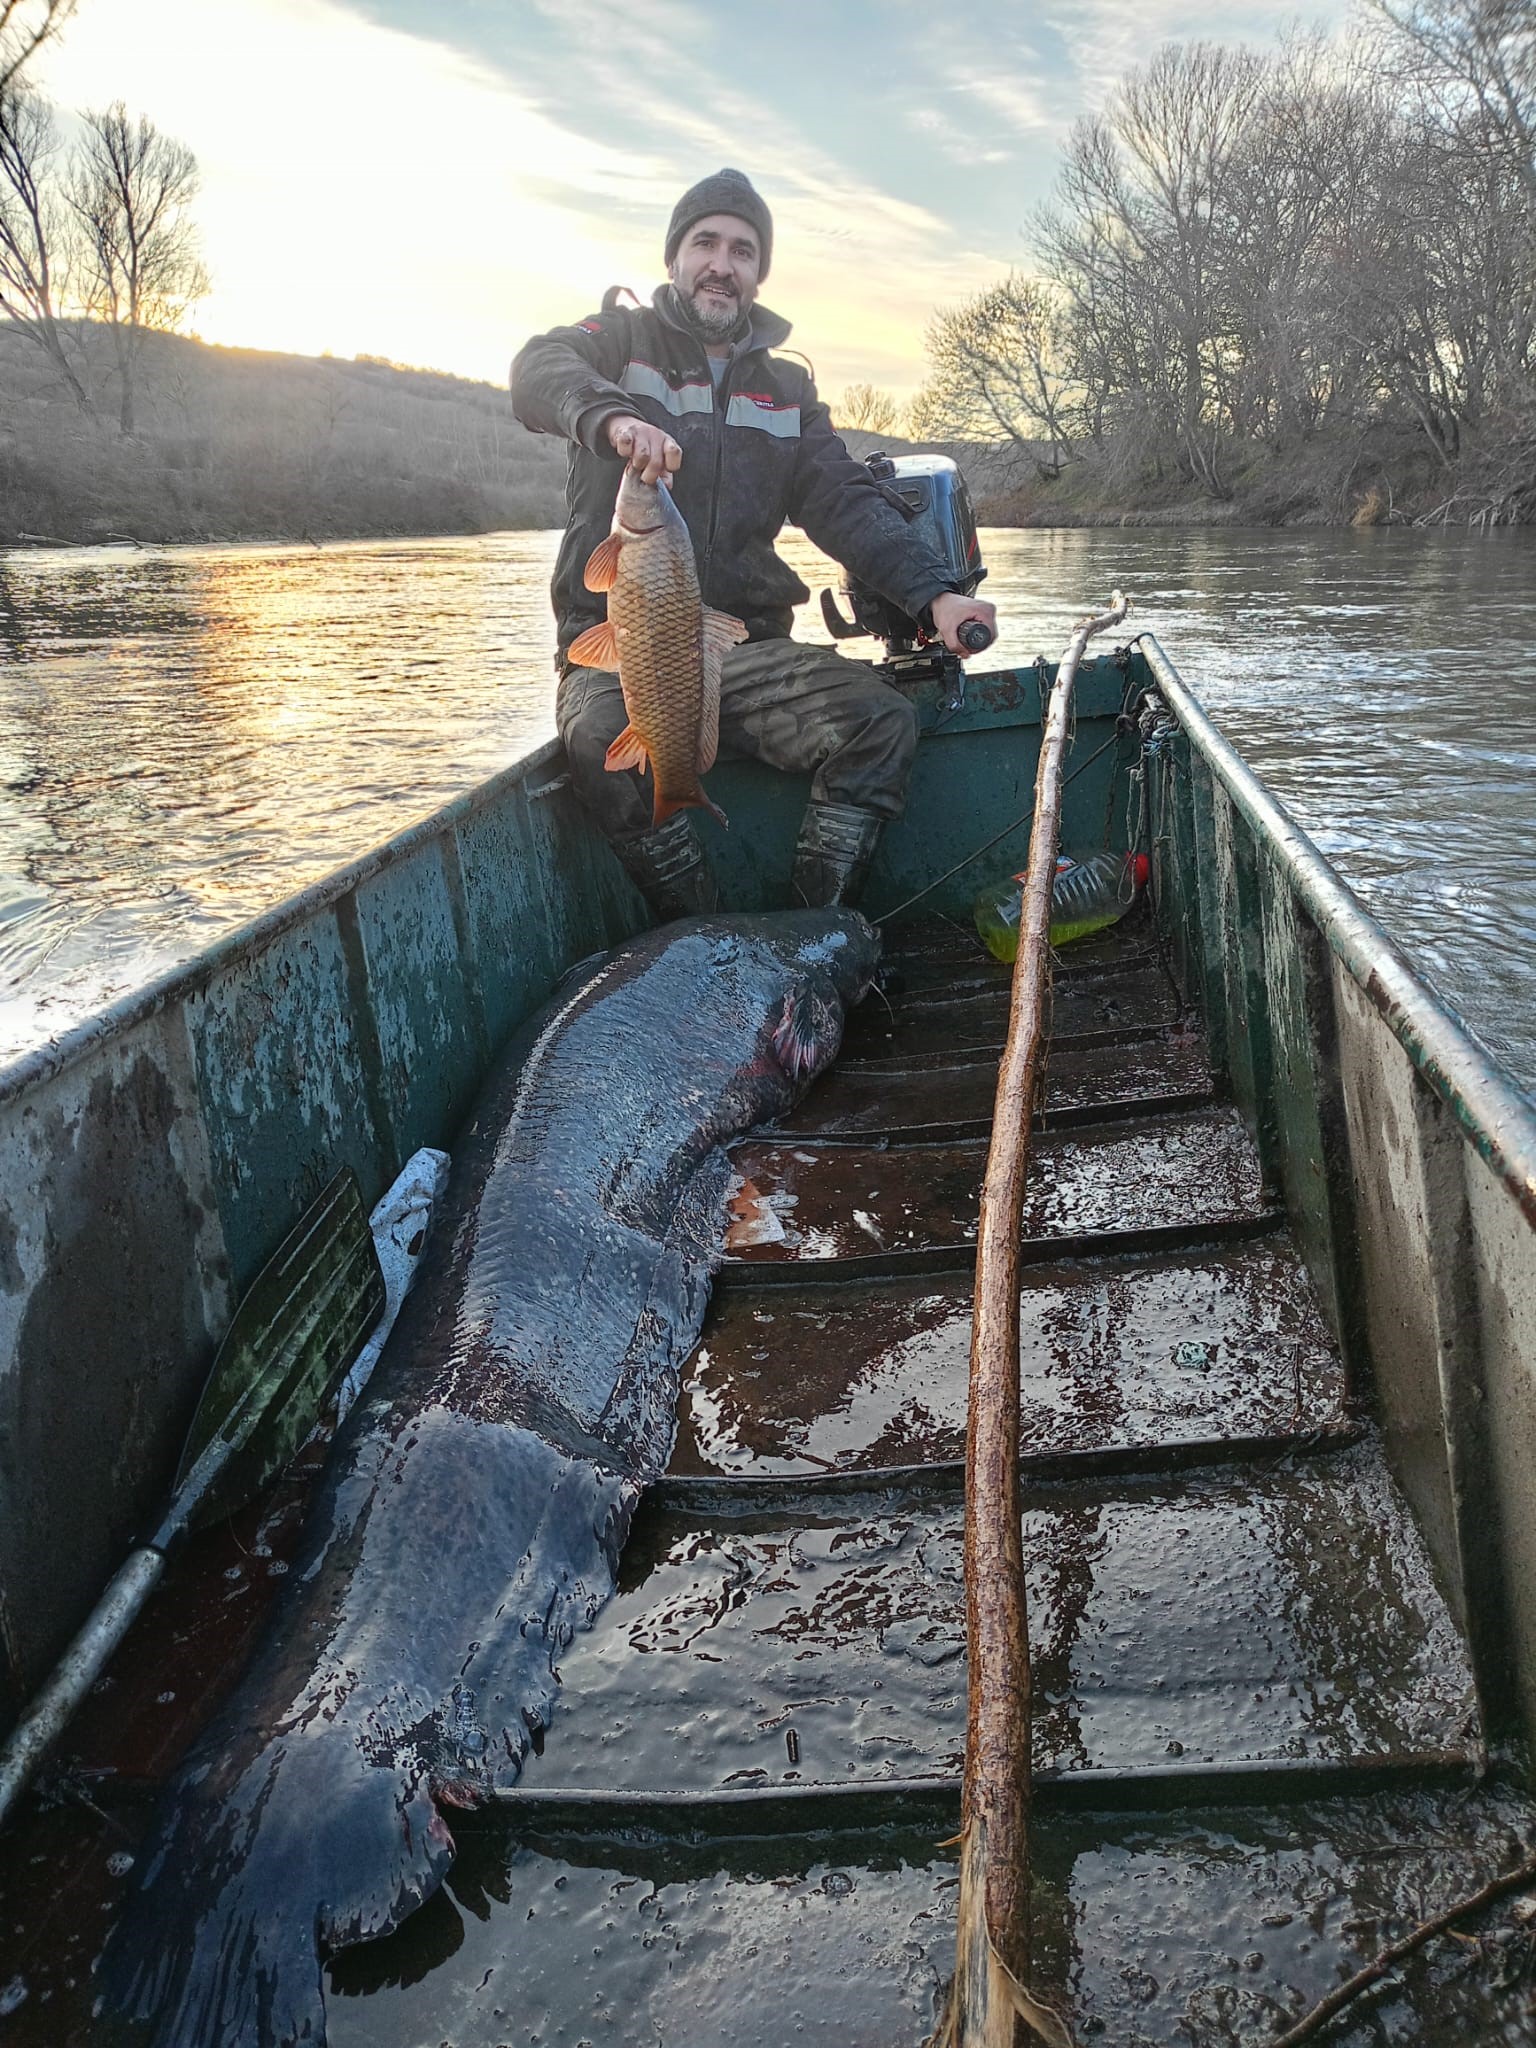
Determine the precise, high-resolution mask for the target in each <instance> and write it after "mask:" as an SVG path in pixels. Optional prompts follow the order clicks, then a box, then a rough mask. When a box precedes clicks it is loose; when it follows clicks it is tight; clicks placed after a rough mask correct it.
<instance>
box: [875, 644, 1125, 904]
mask: <svg viewBox="0 0 1536 2048" xmlns="http://www.w3.org/2000/svg"><path fill="white" fill-rule="evenodd" d="M1138 637H1139V636H1138ZM1045 671H1046V663H1045V657H1044V656H1043V655H1042V656H1041V657H1040V658H1039V659H1038V660H1037V661H1036V663H1035V672H1036V681H1037V683H1038V684H1039V688H1040V709H1041V713H1042V728H1043V714H1044V711H1045V698H1046V685H1045ZM1142 694H1145V693H1144V691H1142V689H1141V687H1140V686H1139V685H1127V687H1126V691H1125V694H1124V696H1122V698H1121V699H1120V715H1119V717H1118V718H1117V719H1116V720H1115V730H1114V731H1113V732H1112V733H1111V734H1110V736H1109V738H1108V739H1107V740H1106V741H1105V742H1104V744H1103V746H1102V747H1096V748H1095V749H1094V751H1093V752H1092V753H1091V754H1090V755H1089V756H1088V758H1087V760H1086V761H1079V762H1078V764H1077V766H1076V767H1075V768H1074V769H1073V770H1072V773H1071V774H1070V775H1068V776H1065V777H1063V779H1062V785H1061V786H1062V788H1063V789H1067V788H1068V787H1069V786H1070V785H1071V784H1072V783H1074V782H1075V781H1076V780H1077V778H1078V776H1079V775H1081V774H1082V773H1083V771H1084V770H1085V769H1087V768H1091V767H1092V766H1093V764H1094V762H1095V761H1098V760H1101V759H1102V758H1103V756H1104V755H1105V754H1107V753H1108V752H1109V750H1110V748H1111V747H1114V746H1118V745H1119V743H1120V741H1121V740H1122V739H1124V738H1125V735H1126V732H1127V730H1128V728H1129V722H1130V706H1131V704H1132V702H1133V701H1134V699H1135V698H1136V697H1137V696H1138V695H1142ZM1072 725H1073V735H1074V737H1075V736H1076V727H1077V713H1076V710H1075V708H1074V710H1073V713H1072ZM1113 802H1114V782H1113V779H1111V782H1110V803H1111V805H1112V804H1113ZM1033 816H1034V802H1033V799H1031V802H1030V807H1029V809H1028V810H1027V811H1021V812H1020V814H1019V816H1018V817H1016V818H1015V819H1013V820H1012V821H1011V823H1009V824H1007V825H1005V826H1004V827H1003V829H1002V831H1001V832H994V833H993V834H992V837H991V838H990V839H988V840H986V841H984V842H983V844H982V845H980V846H977V847H973V848H972V849H971V851H970V852H969V853H968V854H966V855H965V857H964V858H963V859H961V860H957V861H956V862H955V864H954V866H953V867H952V868H947V869H946V870H945V871H944V873H943V874H942V875H939V876H938V877H936V879H935V880H933V881H931V882H927V883H925V884H924V886H923V887H922V888H921V889H919V890H918V892H917V894H916V895H915V896H909V897H908V898H907V899H906V901H905V902H904V903H898V904H897V905H896V907H895V908H894V910H882V911H881V913H880V915H879V916H878V917H876V918H872V919H871V920H870V922H871V923H872V924H877V925H879V924H889V923H890V921H891V919H892V918H893V917H900V915H901V913H902V912H903V911H904V910H910V909H911V908H912V906H913V904H914V903H921V902H922V900H923V898H924V897H925V896H931V895H932V894H933V892H934V890H935V889H942V888H943V886H944V884H945V883H946V882H947V881H949V880H951V879H952V877H953V876H955V875H958V874H959V872H960V870H961V869H962V868H968V867H969V866H970V864H971V862H972V861H973V860H980V859H981V856H982V855H983V854H984V853H990V852H991V851H992V849H993V847H994V846H996V845H997V843H998V841H999V840H1002V839H1006V838H1007V837H1008V835H1009V833H1010V832H1017V831H1018V829H1019V827H1020V826H1021V825H1027V824H1028V823H1029V821H1030V819H1031V818H1032V817H1033ZM1104 839H1105V844H1106V845H1107V844H1108V843H1109V832H1108V829H1107V828H1106V830H1105V834H1104Z"/></svg>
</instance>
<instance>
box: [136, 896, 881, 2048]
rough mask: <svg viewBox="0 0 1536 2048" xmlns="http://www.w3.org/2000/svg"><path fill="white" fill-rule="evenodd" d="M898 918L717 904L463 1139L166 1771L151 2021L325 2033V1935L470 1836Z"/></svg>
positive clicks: (617, 976) (665, 942) (143, 2011)
mask: <svg viewBox="0 0 1536 2048" xmlns="http://www.w3.org/2000/svg"><path fill="white" fill-rule="evenodd" d="M878 951H879V941H878V939H877V938H876V936H875V934H874V932H873V931H872V930H871V928H870V927H869V926H868V925H867V924H866V923H865V922H864V920H863V919H862V918H861V917H859V916H858V915H857V914H856V913H855V912H852V911H792V912H783V913H780V914H778V915H774V916H762V917H742V918H737V919H733V920H732V921H730V922H726V921H725V920H723V919H721V918H694V919H690V920H687V921H686V922H683V923H678V924H670V925H667V926H665V927H664V928H663V929H662V930H660V931H657V932H652V933H648V934H646V935H645V936H644V937H642V938H639V939H635V940H633V941H632V942H631V943H630V944H629V945H626V946H622V947H620V948H619V950H618V951H617V952H615V953H613V954H611V955H610V956H608V958H607V959H606V960H605V961H604V962H603V963H602V964H601V965H600V966H599V967H598V968H597V970H596V972H595V973H593V974H592V976H591V978H590V979H588V980H587V981H585V982H584V983H583V984H582V985H581V986H580V987H579V988H578V989H577V990H576V992H575V993H574V994H571V995H569V996H567V997H566V998H565V999H564V1000H563V1001H560V1002H558V1003H557V1004H556V1005H555V1007H554V1008H553V1010H552V1011H551V1012H550V1013H548V1015H547V1020H546V1021H545V1022H544V1025H543V1029H542V1031H541V1032H540V1033H539V1035H538V1037H537V1039H536V1041H535V1042H534V1044H533V1049H532V1051H531V1053H530V1054H529V1055H528V1058H527V1059H526V1061H525V1062H523V1063H521V1064H520V1065H519V1064H518V1063H517V1062H516V1061H515V1060H512V1061H509V1062H508V1063H507V1064H506V1065H505V1066H504V1067H503V1068H502V1069H501V1070H500V1072H498V1074H497V1075H495V1076H494V1077H493V1078H492V1080H491V1081H490V1083H489V1084H488V1086H487V1088H486V1090H485V1092H484V1093H483V1094H482V1096H481V1098H480V1100H479V1103H478V1104H477V1106H476V1109H475V1111H474V1113H473V1115H472V1118H471V1121H470V1124H469V1126H468V1128H467V1129H466V1131H464V1132H463V1133H461V1134H460V1140H459V1147H458V1150H457V1151H456V1152H455V1155H454V1166H453V1177H452V1180H451V1182H450V1188H449V1201H450V1204H451V1207H450V1209H449V1211H448V1213H449V1214H451V1215H452V1216H454V1217H455V1219H456V1221H455V1223H454V1227H453V1228H452V1230H451V1231H447V1230H445V1231H444V1232H442V1233H441V1234H440V1236H439V1237H438V1238H437V1239H436V1241H435V1242H434V1243H433V1244H432V1245H431V1246H430V1247H429V1249H428V1252H427V1255H426V1259H425V1260H424V1262H423V1268H422V1273H421V1278H420V1280H419V1281H418V1284H417V1289H416V1292H415V1293H414V1295H412V1297H411V1299H410V1300H409V1301H408V1302H407V1303H406V1306H405V1310H404V1312H403V1314H402V1316H401V1318H400V1321H399V1323H398V1325H397V1326H396V1329H395V1331H394V1333H393V1334H392V1335H391V1337H390V1340H389V1343H388V1345H387V1346H386V1348H385V1352H384V1356H383V1359H382V1360H381V1362H380V1365H379V1368H378V1371H377V1372H376V1374H375V1376H374V1379H373V1381H372V1383H371V1384H370V1387H369V1389H368V1392H367V1393H366V1394H365V1395H364V1397H363V1399H362V1401H361V1402H360V1403H359V1405H358V1406H357V1408H355V1409H354V1410H353V1412H352V1414H351V1415H350V1416H349V1417H348V1419H347V1421H346V1423H345V1424H344V1425H343V1427H342V1430H341V1431H340V1433H339V1434H338V1437H337V1440H336V1443H335V1445H334V1447H333V1449H332V1452H331V1457H330V1460H329V1463H328V1465H327V1467H326V1471H325V1475H324V1478H323V1480H322V1483H321V1488H320V1493H319V1497H318V1499H317V1501H316V1503H315V1506H314V1508H313V1510H312V1511H311V1517H310V1522H309V1525H308V1528H307V1530H306V1533H305V1537H304V1542H303V1545H302V1547H301V1550H300V1554H299V1556H298V1557H297V1559H296V1560H295V1562H294V1566H293V1569H292V1571H291V1572H290V1574H289V1575H288V1578H287V1580H286V1581H285V1591H284V1594H283V1597H282V1602H281V1605H280V1606H279V1608H278V1611H277V1613H276V1614H275V1616H274V1618H273V1622H272V1625H271V1628H270V1630H269V1633H268V1635H267V1638H266V1640H265V1643H264V1646H263V1648H262V1650H261V1651H260V1653H259V1654H258V1658H257V1660H256V1662H255V1664H254V1665H253V1668H252V1669H251V1670H250V1671H249V1672H248V1673H247V1675H246V1676H245V1678H244V1679H243V1680H242V1681H241V1683H240V1684H239V1686H238V1687H237V1688H236V1690H235V1692H234V1694H233V1695H232V1696H231V1698H230V1699H229V1700H228V1701H227V1702H226V1704H225V1705H224V1706H223V1708H222V1709H221V1710H220V1712H219V1713H218V1715H217V1716H216V1717H215V1719H214V1721H213V1722H212V1724H211V1725H210V1727H209V1728H208V1730H207V1732H206V1733H205V1734H204V1735H203V1736H202V1737H201V1739H200V1740H199V1741H198V1743H197V1745H196V1746H195V1748H194V1749H193V1750H192V1752H191V1753H190V1755H189V1756H188V1758H187V1760H186V1762H185V1763H184V1764H183V1766H182V1768H181V1770H180V1771H179V1772H178V1774H177V1776H176V1778H175V1779H174V1780H173V1782H172V1784H171V1786H170V1787H169V1789H168V1791H167V1793H166V1795H165V1798H164V1801H163V1803H162V1807H161V1811H160V1813H159V1815H158V1817H157V1823H156V1825H155V1826H154V1827H153V1828H152V1829H151V1832H150V1835H149V1837H148V1840H147V1841H146V1844H145V1847H144V1849H143V1851H142V1853H141V1854H140V1856H139V1859H138V1862H137V1865H136V1867H135V1872H134V1879H133V1891H132V1893H131V1895H130V1897H129V1900H128V1903H127V1905H126V1907H125V1909H124V1913H123V1917H122V1919H121V1920H120V1921H119V1923H118V1926H117V1927H116V1929H115V1930H114V1933H113V1935H112V1938H111V1940H110V1941H109V1943H108V1945H107V1949H106V1952H105V1954H104V1956H103V1958H102V1962H101V1966H100V1973H101V1983H102V1986H103V1989H104V1991H105V1994H106V2000H107V2003H108V2005H109V2006H111V2007H112V2008H113V2009H115V2010H117V2011H119V2012H121V2013H125V2014H126V2015H128V2016H129V2017H131V2018H135V2019H143V2020H151V2021H153V2022H154V2023H155V2024H154V2028H153V2032H152V2036H151V2038H152V2039H153V2041H154V2043H155V2044H156V2048H213V2044H215V2043H216V2044H217V2048H288V2044H290V2043H292V2042H295V2041H300V2040H303V2041H307V2042H314V2043H319V2042H322V2041H323V2040H324V2038H325V2002H324V1993H323V1980H322V1974H321V1962H320V1957H321V1952H322V1950H324V1949H334V1948H340V1947H345V1946H346V1945H347V1944H348V1943H351V1942H358V1941H367V1940H369V1939H371V1938H372V1937H374V1936H376V1935H382V1934H387V1933H389V1932H390V1930H391V1929H393V1928H395V1927H397V1926H398V1925H399V1923H400V1922H401V1921H402V1920H403V1919H404V1918H405V1917H406V1915H407V1914H409V1913H411V1912H413V1911H414V1910H415V1908H416V1907H417V1906H419V1905H420V1904H421V1903H422V1901H423V1900H424V1899H426V1898H428V1897H429V1896H430V1895H431V1894H432V1893H433V1892H434V1891H435V1890H436V1889H437V1887H438V1885H439V1884H440V1883H441V1882H442V1880H443V1876H444V1874H445V1872H446V1871H447V1869H448V1867H449V1865H450V1864H451V1862H452V1860H453V1853H454V1848H453V1838H452V1836H451V1834H450V1833H449V1829H448V1824H447V1821H446V1819H445V1818H444V1809H445V1808H449V1809H451V1808H453V1807H455V1806H473V1805H475V1804H476V1803H477V1802H478V1801H479V1800H480V1799H481V1798H483V1797H484V1796H486V1795H487V1793H488V1792H489V1791H490V1790H491V1789H492V1788H493V1787H496V1786H498V1785H505V1784H509V1783H511V1782H513V1781H514V1780H515V1779H516V1778H517V1776H518V1774H519V1771H520V1770H521V1767H522V1763H523V1759H524V1757H525V1755H526V1754H527V1751H528V1749H529V1747H530V1745H531V1742H532V1740H533V1736H534V1734H535V1733H536V1732H537V1731H538V1730H540V1729H542V1728H545V1727H547V1726H548V1725H549V1721H550V1717H551V1714H552V1712H553V1705H554V1697H555V1693H556V1689H557V1685H558V1681H557V1679H556V1677H555V1675H554V1664H555V1661H556V1659H558V1657H559V1655H560V1652H561V1650H562V1649H563V1648H564V1646H565V1645H566V1644H567V1643H568V1642H569V1641H570V1639H571V1636H572V1635H573V1634H574V1632H575V1631H576V1630H577V1629H580V1628H584V1627H586V1626H588V1625H589V1624H590V1622H591V1621H592V1618H593V1616H594V1615H595V1614H596V1612H597V1610H598V1609H599V1608H600V1607H601V1606H602V1604H603V1602H604V1601H605V1600H606V1599H607V1598H608V1595H609V1593H610V1592H611V1591H612V1588H613V1583H614V1572H615V1568H616V1564H617V1559H618V1555H619V1551H620V1548H621V1546H622V1544H623V1541H624V1537H625V1534H626V1533H627V1531H628V1528H629V1522H630V1517H631V1515H632V1514H633V1512H634V1509H635V1505H636V1502H637V1501H638V1500H639V1498H640V1495H641V1492H642V1491H643V1489H644V1487H645V1486H646V1484H647V1483H648V1482H649V1481H650V1480H652V1479H654V1478H655V1477H656V1476H657V1475H658V1474H659V1473H660V1472H661V1471H662V1470H664V1468H665V1466H666V1462H667V1459H668V1457H669V1455H670V1453H671V1446H672V1438H673V1434H674V1431H675V1428H676V1415H675V1404H676V1399H677V1383H678V1372H679V1368H680V1367H681V1365H682V1363H683V1360H684V1359H685V1358H686V1357H687V1355H688V1353H689V1352H690V1350H691V1349H692V1347H693V1344H694V1342H695V1340H696V1338H697V1336H698V1333H699V1329H700V1326H701V1325H702V1322H703V1319H704V1310H705V1306H706V1304H707V1302H708V1298H709V1281H710V1273H711V1270H712V1267H713V1264H714V1262H715V1260H716V1258H717V1256H718V1251H719V1245H720V1238H721V1230H722V1224H723V1219H724V1208H725V1197H726V1189H727V1183H728V1179H729V1169H728V1167H727V1163H726V1158H725V1154H724V1152H723V1150H722V1149H721V1148H722V1146H723V1145H724V1144H725V1142H726V1141H727V1140H729V1139H731V1138H733V1137H735V1136H736V1135H737V1134H738V1133H739V1132H741V1131H744V1130H746V1129H748V1128H749V1127H750V1126H751V1125H753V1124H754V1123H758V1122H761V1121H762V1120H763V1119H764V1118H767V1117H771V1116H776V1115H778V1114H780V1113H781V1112H782V1111H784V1110H785V1109H787V1108H788V1107H789V1105H790V1104H791V1103H792V1102H793V1101H794V1100H795V1099H796V1098H797V1097H798V1096H799V1094H800V1093H801V1091H802V1089H803V1087H804V1085H805V1083H806V1081H807V1079H808V1078H809V1077H810V1076H811V1075H813V1074H815V1073H817V1072H819V1071H820V1069H821V1068H822V1067H824V1066H825V1065H826V1064H827V1063H828V1062H829V1061H830V1060H831V1059H832V1058H833V1057H834V1056H835V1054H836V1052H837V1048H838V1045H839V1044H840V1042H841V1038H842V1027H843V1013H844V1009H845V1007H846V1006H847V1005H849V1004H851V1003H854V1002H857V1001H858V1000H859V998H860V997H861V996H862V995H863V994H864V991H865V989H866V988H867V987H868V985H869V981H870V977H871V976H872V974H873V973H874V969H875V964H876V959H877V956H878Z"/></svg>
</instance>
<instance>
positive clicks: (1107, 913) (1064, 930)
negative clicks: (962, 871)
mask: <svg viewBox="0 0 1536 2048" xmlns="http://www.w3.org/2000/svg"><path fill="white" fill-rule="evenodd" d="M1150 872H1151V862H1150V861H1149V860H1148V859H1147V856H1146V855H1145V854H1144V853H1109V852H1098V853H1060V854H1058V855H1057V856H1056V879H1055V881H1054V882H1053V883H1052V884H1051V944H1052V945H1053V946H1070V945H1071V943H1072V941H1073V940H1074V939H1085V938H1087V937H1089V936H1090V934H1092V933H1093V932H1101V931H1103V930H1104V929H1105V928H1106V927H1107V926H1109V925H1112V924H1118V923H1119V921H1120V919H1121V918H1122V917H1124V915H1125V913H1126V912H1127V911H1128V910H1129V909H1130V908H1131V906H1132V904H1133V903H1134V902H1135V901H1136V899H1137V897H1138V896H1139V895H1140V894H1141V891H1142V889H1143V888H1144V887H1145V885H1146V880H1147V876H1148V874H1149V873H1150ZM1023 902H1024V877H1023V876H1022V875H1010V876H1009V877H1007V879H1006V880H1004V881H1000V882H992V883H990V884H989V885H988V886H987V887H986V888H985V889H983V890H982V892H981V894H980V895H979V896H978V897H977V898H976V901H975V904H974V906H973V907H972V912H971V914H972V916H973V917H974V918H975V920H976V929H977V931H978V932H980V934H981V938H982V943H983V945H985V947H986V949H987V951H988V952H989V953H991V954H992V955H993V957H994V958H995V959H998V960H1003V961H1008V962H1011V961H1013V960H1014V959H1015V958H1016V957H1017V955H1018V950H1019V915H1020V911H1021V909H1022V907H1023Z"/></svg>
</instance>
